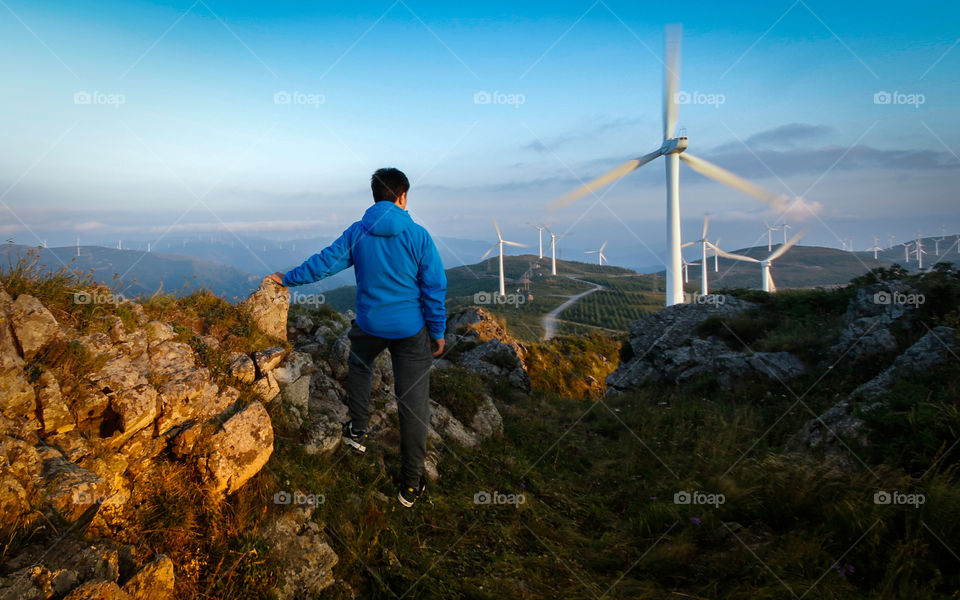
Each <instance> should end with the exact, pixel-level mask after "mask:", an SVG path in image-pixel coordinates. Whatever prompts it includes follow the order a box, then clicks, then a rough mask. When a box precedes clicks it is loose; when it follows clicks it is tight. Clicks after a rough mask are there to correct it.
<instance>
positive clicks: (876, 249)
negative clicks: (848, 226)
mask: <svg viewBox="0 0 960 600" xmlns="http://www.w3.org/2000/svg"><path fill="white" fill-rule="evenodd" d="M879 241H880V238H878V237H877V236H873V248H868V249H867V251H868V252H869V251H870V250H873V260H877V252H883V248H881V247H880V245H879V244H878V243H877V242H879Z"/></svg>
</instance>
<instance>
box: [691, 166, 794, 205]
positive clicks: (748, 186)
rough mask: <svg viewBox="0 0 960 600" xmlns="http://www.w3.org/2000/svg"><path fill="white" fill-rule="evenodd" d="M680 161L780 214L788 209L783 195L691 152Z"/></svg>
mask: <svg viewBox="0 0 960 600" xmlns="http://www.w3.org/2000/svg"><path fill="white" fill-rule="evenodd" d="M680 159H681V160H683V161H684V162H686V163H687V164H688V165H690V168H691V169H693V170H694V171H696V172H698V173H700V174H701V175H703V176H705V177H709V178H710V179H713V180H714V181H718V182H720V183H722V184H724V185H728V186H730V187H732V188H733V189H735V190H740V191H741V192H743V193H744V194H747V195H748V196H753V197H754V198H756V199H757V200H760V201H761V202H763V203H765V204H767V205H769V206H770V207H772V208H774V209H776V210H778V211H780V212H783V211H785V210H786V209H787V205H788V202H787V197H786V196H784V195H782V194H774V193H773V192H771V191H768V190H765V189H763V188H762V187H760V186H758V185H755V184H753V183H750V182H749V181H747V180H746V179H744V178H743V177H740V176H739V175H734V174H733V173H731V172H730V171H728V170H726V169H724V168H722V167H718V166H717V165H715V164H713V163H711V162H708V161H705V160H703V159H702V158H697V157H696V156H693V155H691V154H690V153H689V152H681V153H680Z"/></svg>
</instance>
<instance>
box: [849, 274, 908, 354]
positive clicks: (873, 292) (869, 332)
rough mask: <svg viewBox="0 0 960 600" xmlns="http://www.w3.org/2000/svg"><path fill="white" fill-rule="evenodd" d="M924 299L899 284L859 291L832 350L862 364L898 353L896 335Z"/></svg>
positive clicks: (894, 282) (883, 284)
mask: <svg viewBox="0 0 960 600" xmlns="http://www.w3.org/2000/svg"><path fill="white" fill-rule="evenodd" d="M921 296H922V295H921V294H920V292H919V291H917V290H916V289H914V288H912V287H911V286H909V285H907V284H904V283H901V282H899V281H889V282H884V283H877V284H873V285H870V286H867V287H864V288H860V289H858V290H857V293H856V296H854V298H853V299H852V300H851V301H850V304H849V305H848V306H847V313H846V315H845V316H844V328H843V331H842V332H841V333H840V338H839V340H838V341H837V343H836V344H835V345H834V346H833V348H832V351H833V353H834V354H835V355H838V356H843V357H844V358H845V359H850V360H859V359H861V358H864V357H868V356H873V355H877V354H889V353H893V352H895V351H896V350H897V340H896V337H895V335H894V334H895V333H897V332H898V330H901V329H902V328H903V326H904V321H905V320H904V317H906V316H908V315H909V314H910V312H911V311H912V310H914V309H915V308H916V306H917V303H916V302H912V301H911V300H917V301H918V300H919V298H920V297H921Z"/></svg>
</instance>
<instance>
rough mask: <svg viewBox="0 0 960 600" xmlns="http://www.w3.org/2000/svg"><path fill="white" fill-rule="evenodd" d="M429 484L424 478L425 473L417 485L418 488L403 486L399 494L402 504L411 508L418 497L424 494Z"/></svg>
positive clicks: (398, 497)
mask: <svg viewBox="0 0 960 600" xmlns="http://www.w3.org/2000/svg"><path fill="white" fill-rule="evenodd" d="M426 487H427V484H426V481H424V479H423V475H421V476H420V484H419V485H418V486H417V489H413V488H412V487H402V488H400V493H399V494H397V499H398V500H400V504H402V505H404V506H406V507H407V508H410V507H411V506H413V503H414V502H416V501H417V498H419V497H420V496H422V495H423V491H424V489H426Z"/></svg>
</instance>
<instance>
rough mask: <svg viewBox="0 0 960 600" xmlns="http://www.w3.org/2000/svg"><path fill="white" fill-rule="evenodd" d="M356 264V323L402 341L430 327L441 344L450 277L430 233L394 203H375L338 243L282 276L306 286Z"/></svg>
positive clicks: (386, 336) (291, 282)
mask: <svg viewBox="0 0 960 600" xmlns="http://www.w3.org/2000/svg"><path fill="white" fill-rule="evenodd" d="M350 266H353V267H354V268H355V269H354V270H355V272H356V276H357V325H358V326H359V327H360V328H361V329H363V330H364V331H366V332H367V333H369V334H370V335H375V336H377V337H382V338H388V339H400V338H405V337H410V336H412V335H415V334H416V333H417V332H419V331H420V330H421V329H423V326H424V325H426V326H427V328H428V329H429V331H430V337H431V338H432V339H434V340H439V339H440V338H442V337H443V334H444V330H445V329H446V325H447V311H446V306H445V304H444V302H445V300H446V296H447V275H446V273H444V271H443V263H442V262H441V261H440V254H439V253H438V252H437V247H436V246H435V245H434V243H433V239H432V238H431V237H430V234H429V233H427V230H426V229H424V228H423V227H422V226H420V225H417V224H416V223H414V222H413V219H412V218H411V217H410V215H409V214H408V213H407V211H405V210H403V209H401V208H400V207H399V206H397V205H396V204H394V203H393V202H377V203H375V204H374V205H373V206H371V207H370V208H368V209H367V212H365V213H364V215H363V218H362V219H361V220H359V221H357V222H356V223H354V224H353V225H351V226H350V227H348V228H347V230H346V231H344V232H343V235H341V236H340V237H339V238H338V239H337V240H336V241H335V242H333V243H332V244H330V245H329V246H327V247H326V248H324V249H323V250H322V251H321V252H320V253H319V254H314V255H313V256H311V257H310V258H308V259H307V260H306V261H305V262H304V263H303V264H302V265H300V266H299V267H297V268H295V269H293V270H291V271H288V272H287V273H286V274H285V275H284V276H283V284H284V285H288V286H294V285H304V284H307V283H313V282H315V281H319V280H321V279H323V278H325V277H329V276H331V275H334V274H336V273H339V272H340V271H342V270H344V269H346V268H348V267H350Z"/></svg>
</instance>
